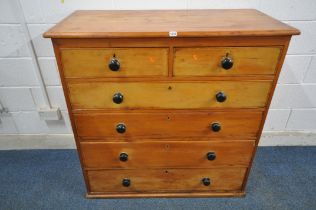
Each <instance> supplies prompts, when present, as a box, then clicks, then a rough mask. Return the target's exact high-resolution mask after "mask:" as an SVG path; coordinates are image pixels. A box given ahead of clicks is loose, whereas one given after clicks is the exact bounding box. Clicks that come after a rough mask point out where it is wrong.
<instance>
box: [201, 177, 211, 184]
mask: <svg viewBox="0 0 316 210" xmlns="http://www.w3.org/2000/svg"><path fill="white" fill-rule="evenodd" d="M202 183H203V184H204V185H205V186H209V185H210V184H211V180H210V178H207V177H205V178H203V179H202Z"/></svg>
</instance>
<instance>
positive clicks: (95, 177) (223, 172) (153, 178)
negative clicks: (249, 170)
mask: <svg viewBox="0 0 316 210" xmlns="http://www.w3.org/2000/svg"><path fill="white" fill-rule="evenodd" d="M245 173H246V168H237V167H227V168H214V169H168V168H167V169H146V170H97V171H87V177H88V180H89V184H90V190H91V191H92V192H96V193H97V192H135V193H137V192H142V191H143V192H146V191H166V192H168V191H177V192H179V191H180V192H181V191H187V192H192V191H212V190H217V191H224V190H240V189H241V186H242V183H243V179H244V176H245ZM203 178H209V179H210V182H211V184H210V185H209V186H205V185H204V184H203V182H202V180H203ZM123 179H125V180H126V179H128V180H129V182H130V185H129V186H127V187H126V186H123V185H122V181H123Z"/></svg>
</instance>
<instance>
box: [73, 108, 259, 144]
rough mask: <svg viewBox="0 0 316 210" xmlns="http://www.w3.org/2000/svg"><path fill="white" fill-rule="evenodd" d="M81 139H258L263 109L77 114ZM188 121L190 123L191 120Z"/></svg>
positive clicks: (77, 124) (75, 115)
mask: <svg viewBox="0 0 316 210" xmlns="http://www.w3.org/2000/svg"><path fill="white" fill-rule="evenodd" d="M74 120H75V124H76V128H77V133H78V135H79V136H80V137H81V138H88V139H89V138H90V139H91V138H102V139H107V138H108V139H111V140H112V138H113V137H115V138H117V139H123V140H124V139H128V140H129V141H130V140H135V141H137V140H139V137H150V138H163V137H182V138H180V139H182V140H185V139H186V138H185V137H194V136H200V137H205V138H215V139H216V138H222V137H227V138H237V137H243V138H245V137H248V138H253V139H254V138H255V137H256V135H257V132H258V130H259V126H260V123H261V120H262V112H259V111H248V112H246V111H241V112H229V111H227V112H202V111H195V112H189V113H188V112H179V111H178V112H153V113H133V112H123V113H93V114H89V113H80V114H74ZM188 122H189V123H188Z"/></svg>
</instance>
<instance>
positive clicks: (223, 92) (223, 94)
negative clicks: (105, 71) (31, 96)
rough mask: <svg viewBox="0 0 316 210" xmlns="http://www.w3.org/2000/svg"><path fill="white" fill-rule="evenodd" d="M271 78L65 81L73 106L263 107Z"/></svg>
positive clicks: (97, 107)
mask: <svg viewBox="0 0 316 210" xmlns="http://www.w3.org/2000/svg"><path fill="white" fill-rule="evenodd" d="M271 85H272V81H255V82H253V81H251V82H250V81H208V82H125V83H123V82H115V83H114V82H108V83H107V82H84V83H68V89H69V93H70V94H69V95H70V101H71V104H72V108H73V109H103V108H133V109H135V108H140V109H142V108H163V109H166V108H170V109H199V108H206V109H207V108H213V107H229V108H248V107H264V106H265V105H266V103H267V99H268V94H269V91H270V88H271Z"/></svg>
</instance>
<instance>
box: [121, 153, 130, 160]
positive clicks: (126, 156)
mask: <svg viewBox="0 0 316 210" xmlns="http://www.w3.org/2000/svg"><path fill="white" fill-rule="evenodd" d="M127 160H128V154H127V153H125V152H122V153H121V154H120V161H123V162H125V161H127Z"/></svg>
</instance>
